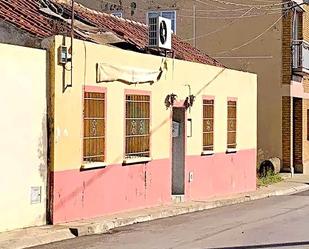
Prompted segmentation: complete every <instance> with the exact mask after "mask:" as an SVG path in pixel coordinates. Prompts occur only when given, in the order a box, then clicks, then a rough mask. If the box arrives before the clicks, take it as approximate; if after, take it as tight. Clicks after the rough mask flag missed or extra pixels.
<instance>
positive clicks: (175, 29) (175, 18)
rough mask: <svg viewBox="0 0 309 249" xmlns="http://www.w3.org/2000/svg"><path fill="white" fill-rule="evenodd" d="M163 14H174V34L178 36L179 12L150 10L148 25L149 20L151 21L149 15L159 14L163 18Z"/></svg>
mask: <svg viewBox="0 0 309 249" xmlns="http://www.w3.org/2000/svg"><path fill="white" fill-rule="evenodd" d="M163 13H174V19H171V20H172V21H174V30H173V26H172V30H173V33H174V34H176V32H177V11H176V10H150V11H148V12H147V20H146V23H147V25H148V20H149V14H157V15H158V16H162V15H163ZM172 23H173V22H172Z"/></svg>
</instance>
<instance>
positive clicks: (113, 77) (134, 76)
mask: <svg viewBox="0 0 309 249" xmlns="http://www.w3.org/2000/svg"><path fill="white" fill-rule="evenodd" d="M165 70H167V63H166V60H162V63H161V65H160V67H159V68H158V69H157V70H149V69H144V68H137V67H126V66H120V65H110V64H107V63H98V64H97V82H98V83H100V82H112V81H121V82H123V83H126V84H142V83H150V84H153V83H155V82H157V81H158V80H160V78H161V77H162V75H163V72H164V71H165Z"/></svg>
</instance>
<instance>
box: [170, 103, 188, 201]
mask: <svg viewBox="0 0 309 249" xmlns="http://www.w3.org/2000/svg"><path fill="white" fill-rule="evenodd" d="M176 108H178V109H183V112H184V121H183V122H184V124H183V135H182V136H183V193H181V194H174V193H173V158H174V153H173V134H172V129H173V127H172V125H173V116H174V109H176ZM170 129H171V130H170V132H171V149H170V150H171V194H172V196H173V195H185V194H186V155H187V109H186V108H185V106H184V101H178V102H176V103H175V104H174V105H173V107H172V108H171V127H170Z"/></svg>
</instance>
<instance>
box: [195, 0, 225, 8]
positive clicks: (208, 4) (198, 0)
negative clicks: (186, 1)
mask: <svg viewBox="0 0 309 249" xmlns="http://www.w3.org/2000/svg"><path fill="white" fill-rule="evenodd" d="M195 2H198V3H201V4H204V5H207V6H211V7H215V8H218V9H226V8H223V7H220V6H217V5H214V4H210V3H205V2H203V1H201V0H195Z"/></svg>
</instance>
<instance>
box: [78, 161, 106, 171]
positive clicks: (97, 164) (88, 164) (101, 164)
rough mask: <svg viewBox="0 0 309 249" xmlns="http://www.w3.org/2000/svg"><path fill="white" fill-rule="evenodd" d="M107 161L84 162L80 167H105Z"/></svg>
mask: <svg viewBox="0 0 309 249" xmlns="http://www.w3.org/2000/svg"><path fill="white" fill-rule="evenodd" d="M106 166H107V163H105V162H84V163H83V164H82V166H81V167H80V169H81V170H91V169H100V168H105V167H106Z"/></svg>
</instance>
